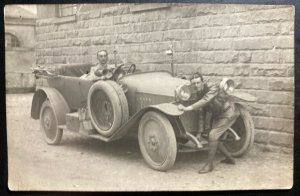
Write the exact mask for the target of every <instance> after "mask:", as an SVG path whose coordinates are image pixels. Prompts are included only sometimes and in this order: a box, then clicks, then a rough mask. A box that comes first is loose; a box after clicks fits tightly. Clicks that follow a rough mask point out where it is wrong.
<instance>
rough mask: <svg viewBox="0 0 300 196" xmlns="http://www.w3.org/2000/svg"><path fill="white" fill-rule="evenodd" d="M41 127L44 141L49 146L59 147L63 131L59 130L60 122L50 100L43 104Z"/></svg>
mask: <svg viewBox="0 0 300 196" xmlns="http://www.w3.org/2000/svg"><path fill="white" fill-rule="evenodd" d="M40 127H41V130H42V132H43V135H44V139H45V140H46V142H47V143H48V144H52V145H57V144H59V143H60V141H61V138H62V135H63V130H62V129H59V128H58V121H57V118H56V115H55V113H54V109H53V107H52V105H51V103H50V102H49V100H45V101H44V103H43V104H42V107H41V110H40Z"/></svg>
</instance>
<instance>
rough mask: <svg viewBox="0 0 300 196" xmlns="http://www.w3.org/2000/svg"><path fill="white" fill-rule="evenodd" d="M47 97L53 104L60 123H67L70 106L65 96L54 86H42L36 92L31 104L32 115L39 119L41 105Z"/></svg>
mask: <svg viewBox="0 0 300 196" xmlns="http://www.w3.org/2000/svg"><path fill="white" fill-rule="evenodd" d="M46 99H48V100H49V101H50V103H51V105H52V106H53V109H54V112H55V116H56V117H57V121H58V125H62V124H65V123H66V113H69V112H70V108H69V106H68V104H67V102H66V100H65V99H64V97H63V96H62V95H61V94H60V92H59V91H58V90H56V89H54V88H40V89H38V90H37V91H36V92H35V93H34V96H33V99H32V104H31V117H32V118H33V119H39V117H40V109H41V106H42V104H43V102H44V101H45V100H46Z"/></svg>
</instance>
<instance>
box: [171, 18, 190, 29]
mask: <svg viewBox="0 0 300 196" xmlns="http://www.w3.org/2000/svg"><path fill="white" fill-rule="evenodd" d="M189 26H190V22H189V21H187V20H171V21H170V22H169V23H168V29H169V30H170V29H188V28H189Z"/></svg>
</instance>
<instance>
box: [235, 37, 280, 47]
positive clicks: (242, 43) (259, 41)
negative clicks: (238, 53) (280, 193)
mask: <svg viewBox="0 0 300 196" xmlns="http://www.w3.org/2000/svg"><path fill="white" fill-rule="evenodd" d="M273 47H274V45H273V38H272V37H260V38H239V39H235V40H234V49H236V50H268V49H272V48H273Z"/></svg>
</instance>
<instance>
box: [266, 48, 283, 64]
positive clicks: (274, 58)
mask: <svg viewBox="0 0 300 196" xmlns="http://www.w3.org/2000/svg"><path fill="white" fill-rule="evenodd" d="M280 53H281V52H280V51H278V50H272V51H266V52H265V54H264V62H265V63H279V62H280Z"/></svg>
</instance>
